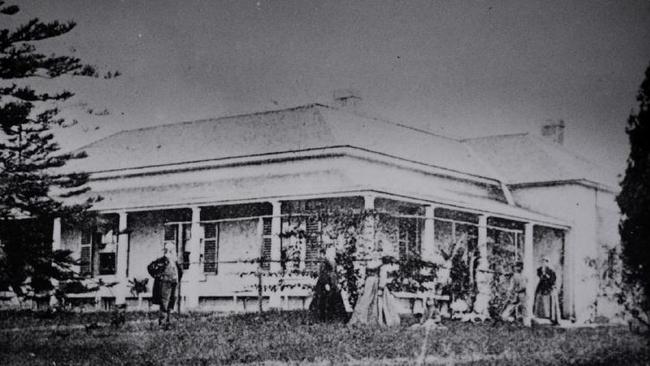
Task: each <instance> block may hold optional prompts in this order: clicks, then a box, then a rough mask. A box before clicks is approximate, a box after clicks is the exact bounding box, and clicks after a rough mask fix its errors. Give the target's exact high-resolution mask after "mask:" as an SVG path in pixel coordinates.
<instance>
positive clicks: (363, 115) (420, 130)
mask: <svg viewBox="0 0 650 366" xmlns="http://www.w3.org/2000/svg"><path fill="white" fill-rule="evenodd" d="M314 105H315V106H319V107H325V108H328V109H331V110H335V111H338V112H342V113H346V114H351V115H354V116H357V117H361V118H365V119H369V120H373V121H377V122H382V123H385V124H389V125H393V126H397V127H401V128H405V129H409V130H413V131H417V132H420V133H424V134H427V135H431V136H436V137H440V138H444V139H448V140H453V141H461V140H460V138H459V137H452V136H448V135H441V134H438V133H436V132H433V131H430V130H427V129H424V128H420V127H414V126H409V125H407V124H404V123H400V122H395V121H391V120H389V119H384V118H381V117H379V116H371V115H368V114H365V113H363V114H360V113H355V112H351V111H347V110H345V109H341V108H337V107H334V106H331V105H324V104H320V103H314Z"/></svg>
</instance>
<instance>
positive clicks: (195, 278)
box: [179, 206, 201, 309]
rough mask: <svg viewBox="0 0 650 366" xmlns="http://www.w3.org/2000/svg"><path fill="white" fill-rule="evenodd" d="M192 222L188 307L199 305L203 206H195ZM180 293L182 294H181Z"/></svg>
mask: <svg viewBox="0 0 650 366" xmlns="http://www.w3.org/2000/svg"><path fill="white" fill-rule="evenodd" d="M191 209H192V219H191V224H190V240H189V243H188V244H189V252H190V255H189V261H190V266H189V268H188V270H187V276H186V278H187V280H186V281H185V284H186V286H185V288H184V291H185V304H186V307H187V308H188V309H196V308H198V306H199V289H198V287H199V278H200V275H201V208H200V207H197V206H194V207H191ZM179 295H180V294H179Z"/></svg>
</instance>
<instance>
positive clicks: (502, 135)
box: [459, 132, 533, 142]
mask: <svg viewBox="0 0 650 366" xmlns="http://www.w3.org/2000/svg"><path fill="white" fill-rule="evenodd" d="M526 135H533V134H532V133H530V132H516V133H501V134H496V135H487V136H477V137H466V138H462V139H460V140H459V141H460V142H467V141H470V140H481V139H489V138H494V137H515V136H526Z"/></svg>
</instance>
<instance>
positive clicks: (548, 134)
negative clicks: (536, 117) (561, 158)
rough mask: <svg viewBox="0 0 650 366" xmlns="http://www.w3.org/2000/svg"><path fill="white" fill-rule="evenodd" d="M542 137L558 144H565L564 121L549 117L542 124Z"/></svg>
mask: <svg viewBox="0 0 650 366" xmlns="http://www.w3.org/2000/svg"><path fill="white" fill-rule="evenodd" d="M541 132H542V137H544V138H545V139H548V140H549V141H552V142H554V143H556V144H560V145H563V144H564V121H563V120H561V119H559V120H557V121H554V120H550V119H547V120H546V122H544V125H543V126H542V131H541Z"/></svg>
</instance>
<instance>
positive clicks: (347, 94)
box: [333, 89, 361, 112]
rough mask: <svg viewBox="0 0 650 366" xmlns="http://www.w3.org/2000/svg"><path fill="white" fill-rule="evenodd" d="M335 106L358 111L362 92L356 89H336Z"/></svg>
mask: <svg viewBox="0 0 650 366" xmlns="http://www.w3.org/2000/svg"><path fill="white" fill-rule="evenodd" d="M333 96H334V105H333V106H334V107H336V108H340V109H345V110H349V111H352V112H354V111H356V110H357V109H358V108H359V106H361V94H360V93H359V91H358V90H354V89H337V90H334V95H333Z"/></svg>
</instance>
